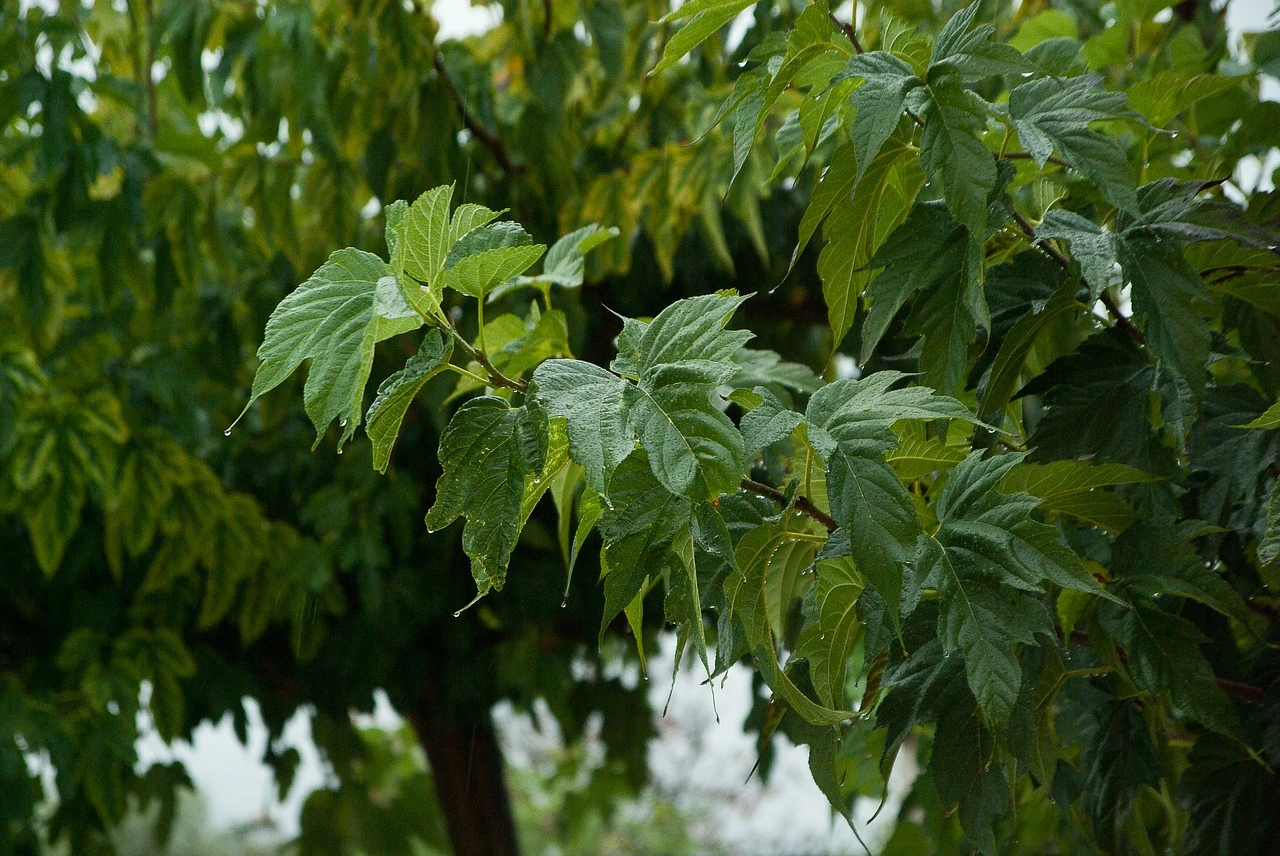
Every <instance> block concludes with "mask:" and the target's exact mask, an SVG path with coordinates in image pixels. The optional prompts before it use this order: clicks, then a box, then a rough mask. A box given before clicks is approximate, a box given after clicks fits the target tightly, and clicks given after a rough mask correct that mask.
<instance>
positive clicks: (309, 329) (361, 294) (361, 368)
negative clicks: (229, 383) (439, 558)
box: [237, 248, 422, 449]
mask: <svg viewBox="0 0 1280 856" xmlns="http://www.w3.org/2000/svg"><path fill="white" fill-rule="evenodd" d="M387 271H388V268H387V265H386V263H384V262H383V261H382V259H380V258H378V257H377V256H375V255H372V254H370V253H366V252H363V251H361V250H356V249H350V248H348V249H345V250H338V251H337V252H336V253H334V254H333V255H331V256H329V260H328V261H327V262H325V263H324V265H322V266H321V267H320V269H319V270H317V271H316V272H315V273H314V274H312V275H311V278H310V279H308V280H307V281H306V282H304V283H302V285H300V286H298V288H297V289H295V290H294V291H293V293H291V294H290V295H288V296H287V297H285V299H284V300H282V301H281V302H280V305H279V306H277V307H276V308H275V310H274V311H273V312H272V313H271V317H270V319H268V321H267V331H266V335H265V337H264V339H263V342H262V346H261V347H260V348H258V359H260V360H261V361H262V363H261V365H259V366H258V371H257V374H255V375H254V378H253V388H252V390H251V392H250V395H249V401H248V403H247V404H245V408H244V411H241V413H240V417H238V418H237V421H239V418H242V417H243V416H244V413H245V411H247V410H248V409H249V407H250V406H251V405H252V404H253V402H255V401H257V400H258V398H259V397H261V396H262V395H264V394H266V393H267V392H270V391H271V390H273V389H275V388H276V387H277V386H279V385H280V384H281V383H283V382H284V381H285V379H286V378H288V377H289V375H291V374H293V372H294V371H295V370H296V369H297V368H298V366H300V365H301V364H302V362H303V361H304V360H309V361H310V363H311V366H310V369H309V371H308V372H307V382H306V385H305V386H304V387H303V393H302V400H303V404H304V405H305V406H306V410H307V415H308V416H309V417H310V418H311V422H312V424H314V425H315V427H316V445H319V443H320V439H321V437H322V436H323V432H324V429H325V428H326V427H328V425H329V423H330V422H332V421H334V420H335V419H337V420H339V426H340V427H341V429H342V434H341V435H340V436H339V438H338V448H339V449H341V448H342V446H343V444H345V443H346V441H347V440H349V439H350V438H351V437H352V435H354V434H355V431H356V427H357V426H358V425H359V424H360V420H361V418H362V417H363V414H364V387H365V383H366V382H367V381H368V380H369V371H370V369H371V368H372V366H373V349H374V345H376V344H377V343H378V342H381V341H382V340H384V339H389V338H391V337H392V336H395V335H398V334H400V333H405V332H408V331H409V330H414V329H417V328H418V327H420V326H422V318H421V317H420V316H419V315H418V314H417V313H416V312H414V311H413V309H411V308H410V307H409V305H408V304H407V303H406V302H405V301H404V298H403V297H402V296H401V294H400V290H399V286H398V285H397V283H396V280H395V278H394V277H391V276H387Z"/></svg>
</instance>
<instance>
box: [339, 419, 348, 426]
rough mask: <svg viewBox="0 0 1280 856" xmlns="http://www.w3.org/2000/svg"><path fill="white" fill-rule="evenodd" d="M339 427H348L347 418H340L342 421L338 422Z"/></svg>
mask: <svg viewBox="0 0 1280 856" xmlns="http://www.w3.org/2000/svg"><path fill="white" fill-rule="evenodd" d="M338 427H339V428H346V427H347V420H345V419H342V420H340V421H339V422H338Z"/></svg>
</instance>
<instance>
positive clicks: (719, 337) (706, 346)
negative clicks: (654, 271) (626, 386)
mask: <svg viewBox="0 0 1280 856" xmlns="http://www.w3.org/2000/svg"><path fill="white" fill-rule="evenodd" d="M746 299H747V298H745V297H741V296H739V295H738V294H736V293H734V292H732V291H723V292H717V293H715V294H705V295H702V296H700V297H689V298H686V299H684V300H677V301H676V302H675V303H672V304H671V305H670V306H668V307H667V308H666V309H664V310H662V311H661V312H659V313H658V315H657V317H656V318H654V319H653V320H652V321H651V322H649V324H647V325H646V326H644V327H643V328H633V329H635V330H636V332H638V333H640V334H641V335H640V337H639V341H638V342H637V345H636V347H637V352H638V354H637V355H638V362H637V365H636V368H637V370H638V372H637V373H638V376H639V377H640V380H641V383H642V384H643V383H644V379H645V376H646V375H647V374H649V373H650V372H652V371H655V370H657V371H660V370H663V367H664V366H667V365H672V364H677V363H693V362H708V363H716V362H718V363H729V361H730V360H732V359H733V357H734V355H736V354H737V353H738V351H739V350H740V349H741V348H742V346H743V345H745V344H747V342H749V341H751V339H752V338H753V335H754V334H752V333H751V332H750V331H749V330H726V329H725V325H726V324H727V323H728V322H729V318H730V317H731V316H732V315H733V313H734V312H735V311H737V309H738V307H739V306H741V305H742V304H743V303H744V302H745V301H746ZM624 332H625V328H624ZM618 351H619V355H621V352H622V345H621V343H619V347H618Z"/></svg>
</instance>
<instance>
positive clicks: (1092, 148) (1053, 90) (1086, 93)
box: [1009, 75, 1138, 213]
mask: <svg viewBox="0 0 1280 856" xmlns="http://www.w3.org/2000/svg"><path fill="white" fill-rule="evenodd" d="M1101 83H1102V78H1100V77H1098V76H1097V75H1084V76H1081V77H1071V78H1066V79H1062V78H1053V77H1045V78H1040V79H1038V80H1031V81H1027V82H1026V83H1023V84H1021V85H1019V86H1017V87H1016V88H1015V89H1014V90H1013V91H1012V92H1011V93H1010V94H1009V117H1010V118H1011V119H1012V120H1013V124H1014V127H1015V128H1017V129H1018V138H1019V139H1021V140H1022V144H1023V145H1024V146H1026V149H1027V151H1028V152H1030V153H1031V156H1032V157H1033V158H1035V161H1036V163H1038V164H1039V165H1040V166H1041V167H1043V166H1044V165H1045V162H1046V161H1048V159H1049V156H1050V155H1051V154H1053V152H1054V151H1057V152H1058V153H1059V154H1060V155H1062V157H1064V158H1065V159H1066V160H1067V162H1068V163H1070V164H1071V166H1072V167H1074V168H1075V169H1077V170H1079V171H1080V172H1081V173H1083V174H1084V175H1086V176H1087V177H1088V178H1089V179H1090V180H1091V181H1092V182H1093V183H1094V184H1095V185H1096V186H1097V188H1098V189H1099V191H1101V193H1102V195H1103V196H1104V197H1106V199H1107V200H1108V201H1109V202H1111V203H1112V204H1113V205H1115V206H1116V207H1118V208H1121V209H1123V210H1125V211H1128V212H1130V213H1136V212H1137V210H1138V195H1137V192H1136V190H1135V184H1134V179H1133V170H1132V169H1130V167H1129V162H1128V160H1127V158H1126V157H1125V152H1124V149H1123V148H1121V146H1120V144H1119V143H1118V142H1117V141H1116V140H1114V139H1112V138H1111V137H1108V136H1106V135H1105V134H1102V133H1101V132H1099V131H1095V130H1093V129H1091V128H1090V127H1089V125H1090V124H1091V123H1093V122H1100V121H1105V120H1109V119H1126V118H1135V117H1136V115H1137V114H1135V113H1134V112H1133V111H1132V110H1129V109H1128V108H1127V107H1126V105H1125V96H1124V93H1123V92H1108V91H1106V90H1104V89H1102V88H1101Z"/></svg>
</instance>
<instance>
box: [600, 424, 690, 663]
mask: <svg viewBox="0 0 1280 856" xmlns="http://www.w3.org/2000/svg"><path fill="white" fill-rule="evenodd" d="M692 516H693V506H692V504H691V503H690V502H689V501H688V500H687V499H684V498H682V497H679V496H676V495H674V494H672V493H671V492H670V491H668V490H667V489H666V488H665V487H663V486H662V484H661V483H660V482H659V481H658V480H657V478H655V477H654V474H653V468H652V467H651V466H650V464H649V461H648V457H647V456H646V455H645V452H644V450H643V449H641V450H637V451H636V452H634V453H632V454H631V455H629V456H628V457H627V459H626V460H625V461H623V462H622V463H621V464H620V465H619V466H618V468H617V469H616V470H614V473H613V476H612V477H611V478H610V479H609V492H608V494H607V507H606V508H605V509H604V511H603V513H602V514H601V515H600V520H599V522H598V523H597V526H598V528H599V530H600V535H601V536H602V537H603V538H604V554H603V555H604V559H605V564H606V566H607V573H606V574H605V578H604V600H605V605H604V615H603V617H602V619H601V622H600V639H601V641H603V639H604V631H605V628H606V627H607V626H608V625H609V622H611V621H612V620H613V619H614V618H615V617H616V616H617V615H618V613H620V612H622V611H623V610H624V609H625V608H626V607H627V604H629V603H631V601H632V600H633V599H634V598H635V596H636V595H637V594H639V593H640V590H641V588H642V586H644V583H645V580H646V579H647V578H653V579H657V578H658V577H659V576H660V575H661V574H662V573H663V572H664V571H666V570H667V569H668V568H670V567H671V566H673V565H674V564H676V563H678V561H679V557H677V556H676V554H675V553H674V552H673V549H674V545H675V544H676V542H677V540H679V539H680V538H681V537H682V535H683V534H685V533H687V532H688V529H689V525H690V520H691V519H692ZM579 526H580V528H581V524H579Z"/></svg>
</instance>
